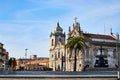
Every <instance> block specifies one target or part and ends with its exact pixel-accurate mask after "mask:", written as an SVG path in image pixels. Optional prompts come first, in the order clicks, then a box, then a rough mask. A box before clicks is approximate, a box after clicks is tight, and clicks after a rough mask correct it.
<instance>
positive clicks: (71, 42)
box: [66, 36, 85, 71]
mask: <svg viewBox="0 0 120 80" xmlns="http://www.w3.org/2000/svg"><path fill="white" fill-rule="evenodd" d="M84 46H85V40H84V37H82V36H73V37H69V38H68V40H67V44H66V48H70V49H71V50H75V57H74V61H75V62H74V71H76V61H77V60H76V56H77V50H82V49H83V47H84Z"/></svg>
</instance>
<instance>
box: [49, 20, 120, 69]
mask: <svg viewBox="0 0 120 80" xmlns="http://www.w3.org/2000/svg"><path fill="white" fill-rule="evenodd" d="M72 36H83V37H84V39H85V44H86V45H85V46H84V47H83V51H81V50H78V51H77V56H76V59H77V60H76V62H77V63H76V71H82V70H83V68H84V66H86V65H89V68H96V67H99V68H103V67H105V68H116V67H117V66H119V65H120V58H119V57H120V55H119V54H120V41H119V34H116V35H113V33H112V29H111V30H110V34H109V35H106V34H94V33H85V32H84V31H82V30H81V26H80V23H78V22H76V21H75V22H74V23H73V28H72V29H71V27H69V29H68V38H69V37H72ZM66 43H67V41H66V34H65V32H63V29H62V28H61V27H60V25H59V23H57V26H56V27H55V29H54V30H53V32H51V34H50V58H49V67H50V68H52V69H53V71H59V70H60V71H73V70H74V62H75V61H74V60H75V59H74V58H75V53H74V51H73V50H70V49H68V48H65V45H66ZM103 58H104V59H103ZM100 61H101V62H100ZM103 64H104V65H103Z"/></svg>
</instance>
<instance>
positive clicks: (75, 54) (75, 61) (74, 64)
mask: <svg viewBox="0 0 120 80" xmlns="http://www.w3.org/2000/svg"><path fill="white" fill-rule="evenodd" d="M76 62H77V60H76V49H75V58H74V71H76Z"/></svg>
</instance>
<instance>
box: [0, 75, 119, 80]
mask: <svg viewBox="0 0 120 80" xmlns="http://www.w3.org/2000/svg"><path fill="white" fill-rule="evenodd" d="M0 80H117V75H0Z"/></svg>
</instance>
